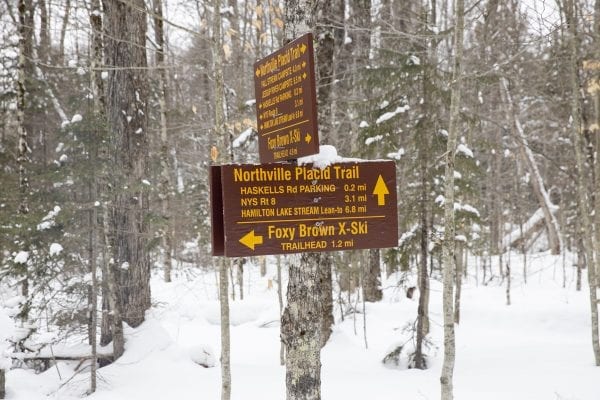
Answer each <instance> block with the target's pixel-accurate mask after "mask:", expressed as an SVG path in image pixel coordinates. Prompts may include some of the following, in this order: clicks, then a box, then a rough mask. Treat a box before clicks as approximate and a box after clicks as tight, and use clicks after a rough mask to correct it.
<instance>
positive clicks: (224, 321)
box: [212, 0, 235, 400]
mask: <svg viewBox="0 0 600 400" xmlns="http://www.w3.org/2000/svg"><path fill="white" fill-rule="evenodd" d="M212 6H213V10H214V14H213V38H212V39H213V40H212V53H213V62H214V65H213V67H214V74H215V138H214V139H215V142H216V143H217V148H218V149H220V150H221V151H220V152H219V154H220V156H219V157H221V158H222V157H223V155H226V154H228V151H227V150H228V149H230V146H229V142H228V135H227V133H226V131H225V120H226V115H225V93H224V89H225V86H224V81H223V62H224V55H223V43H222V38H221V13H220V10H221V1H220V0H213V3H212ZM218 161H220V160H219V159H218V158H217V160H215V162H218ZM229 264H230V262H229V261H228V260H227V259H225V258H223V259H222V260H221V262H220V265H219V302H220V304H221V400H229V399H230V398H231V360H230V359H231V356H230V332H229V293H228V290H229V282H228V276H227V270H228V269H229V268H230V265H229ZM232 283H233V282H232ZM233 293H235V290H233Z"/></svg>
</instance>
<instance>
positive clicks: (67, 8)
mask: <svg viewBox="0 0 600 400" xmlns="http://www.w3.org/2000/svg"><path fill="white" fill-rule="evenodd" d="M104 1H107V0H104ZM70 13H71V0H65V12H64V14H63V19H62V27H61V28H60V40H59V42H58V57H59V62H60V63H62V62H63V61H64V58H65V38H66V37H67V27H68V26H69V14H70Z"/></svg>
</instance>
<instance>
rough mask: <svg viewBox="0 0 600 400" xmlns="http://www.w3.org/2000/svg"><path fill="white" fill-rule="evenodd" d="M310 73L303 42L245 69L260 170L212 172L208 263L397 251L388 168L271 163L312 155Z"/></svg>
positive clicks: (306, 38) (315, 142) (308, 48)
mask: <svg viewBox="0 0 600 400" xmlns="http://www.w3.org/2000/svg"><path fill="white" fill-rule="evenodd" d="M314 70H315V67H314V55H313V36H312V34H311V33H307V34H306V35H303V36H301V37H299V38H298V39H296V40H294V41H292V42H290V43H288V44H287V45H286V46H284V47H283V48H281V49H279V50H278V51H276V52H274V53H272V54H271V55H269V56H268V57H266V58H264V59H262V60H260V61H258V62H257V63H255V64H254V70H253V75H254V85H255V91H256V114H257V127H258V148H259V155H260V161H261V164H260V165H241V164H237V165H235V164H234V165H221V166H212V167H211V170H210V197H211V218H212V232H211V233H212V251H213V255H214V256H223V255H224V256H227V257H244V256H255V255H263V254H289V253H301V252H313V251H339V250H354V249H371V248H382V247H395V246H397V245H398V209H397V198H396V165H395V163H394V162H393V161H357V160H353V161H343V162H338V163H333V164H329V163H327V164H326V166H324V167H323V168H317V167H315V166H314V165H312V164H303V165H299V164H296V163H275V162H277V161H285V160H294V159H298V158H300V157H306V156H310V155H313V154H317V153H319V134H318V130H317V95H316V86H315V73H314ZM323 154H324V156H325V158H326V159H329V158H327V152H324V153H323ZM320 155H321V154H320ZM213 159H214V158H213ZM315 163H317V161H316V159H315ZM318 164H319V165H321V166H322V165H323V164H322V163H321V162H319V163H318Z"/></svg>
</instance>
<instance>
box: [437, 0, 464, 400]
mask: <svg viewBox="0 0 600 400" xmlns="http://www.w3.org/2000/svg"><path fill="white" fill-rule="evenodd" d="M464 9H465V4H464V0H456V1H455V3H454V14H455V19H454V20H455V21H456V25H455V27H454V65H453V69H452V83H451V86H450V87H451V100H450V124H449V129H448V143H447V147H446V174H445V175H446V179H445V183H444V197H445V199H446V200H445V203H444V228H445V229H444V241H443V243H442V252H443V263H444V265H443V309H444V362H443V364H442V374H441V376H440V383H441V398H442V400H452V399H453V397H454V394H453V375H454V360H455V354H456V345H455V336H454V312H453V311H454V310H453V304H452V300H453V296H452V292H453V287H454V274H455V273H456V271H455V262H454V261H455V253H454V248H455V238H454V237H455V225H454V224H455V221H454V154H455V151H456V138H457V136H458V123H459V116H460V115H459V114H460V105H461V78H462V56H463V30H464Z"/></svg>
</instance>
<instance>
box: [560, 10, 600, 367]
mask: <svg viewBox="0 0 600 400" xmlns="http://www.w3.org/2000/svg"><path fill="white" fill-rule="evenodd" d="M564 5H565V7H564V11H565V17H566V20H567V24H568V27H569V32H568V35H569V49H570V60H569V67H570V68H569V77H570V82H569V83H570V85H571V118H572V120H573V121H572V124H571V125H572V136H573V146H574V147H575V160H576V161H577V171H578V175H577V197H578V199H577V200H578V204H579V218H580V220H581V225H582V228H583V232H582V233H583V235H582V236H583V238H582V245H583V246H582V247H583V251H584V254H585V259H586V263H587V271H588V274H587V275H588V284H589V287H590V308H591V313H590V314H591V327H592V349H593V352H594V359H595V362H596V365H597V366H600V337H599V333H598V296H597V292H596V291H597V282H596V268H595V265H594V250H593V249H594V247H593V236H592V235H593V234H594V233H593V228H592V221H591V220H590V214H589V209H588V202H589V199H588V193H587V188H586V186H587V185H586V171H587V169H586V166H585V160H584V157H585V156H584V154H583V149H582V140H581V136H582V133H583V131H582V125H581V108H580V104H579V77H578V72H577V70H578V61H577V28H576V13H575V1H574V0H565V2H564ZM596 211H597V210H596Z"/></svg>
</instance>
